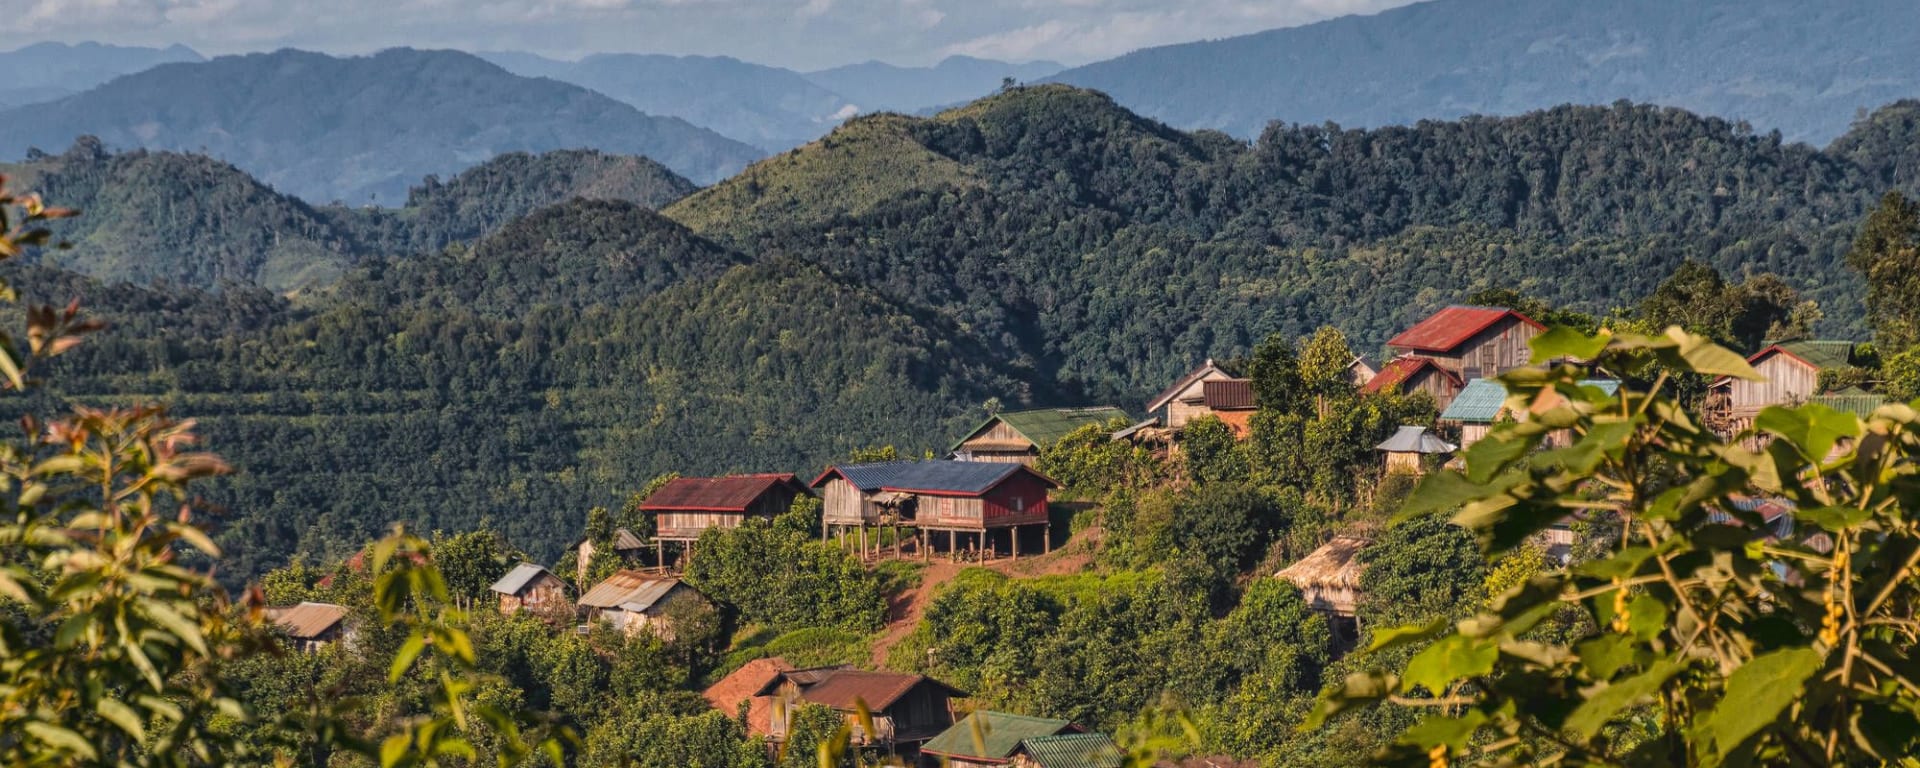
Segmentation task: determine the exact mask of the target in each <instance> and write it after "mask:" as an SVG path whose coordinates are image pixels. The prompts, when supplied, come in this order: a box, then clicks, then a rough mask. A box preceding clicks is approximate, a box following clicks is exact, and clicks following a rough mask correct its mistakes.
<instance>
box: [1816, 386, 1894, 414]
mask: <svg viewBox="0 0 1920 768" xmlns="http://www.w3.org/2000/svg"><path fill="white" fill-rule="evenodd" d="M1809 402H1815V403H1819V404H1821V405H1824V406H1826V407H1828V408H1832V409H1834V410H1836V411H1842V412H1845V413H1851V414H1853V415H1855V416H1859V417H1860V418H1863V419H1864V418H1866V417H1868V416H1872V415H1873V412H1874V411H1875V410H1878V409H1879V408H1880V406H1882V405H1886V404H1887V398H1886V396H1885V395H1875V394H1870V393H1867V392H1848V393H1835V394H1831V395H1814V396H1813V398H1812V399H1811V400H1810V401H1809Z"/></svg>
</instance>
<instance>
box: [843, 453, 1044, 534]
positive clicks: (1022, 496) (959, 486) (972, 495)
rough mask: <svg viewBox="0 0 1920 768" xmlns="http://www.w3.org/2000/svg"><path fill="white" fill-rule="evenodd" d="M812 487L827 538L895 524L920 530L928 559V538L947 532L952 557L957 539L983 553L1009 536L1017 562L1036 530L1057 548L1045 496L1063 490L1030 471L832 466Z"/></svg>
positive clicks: (975, 465)
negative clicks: (1023, 542) (1023, 535)
mask: <svg viewBox="0 0 1920 768" xmlns="http://www.w3.org/2000/svg"><path fill="white" fill-rule="evenodd" d="M813 487H814V488H818V489H820V491H821V496H822V498H823V499H824V501H825V503H824V504H823V505H822V511H821V515H822V518H821V523H822V525H821V528H822V532H823V535H830V534H831V533H832V532H833V530H834V529H836V528H838V529H841V530H846V529H849V528H854V527H861V528H864V527H866V526H874V525H883V524H889V523H890V524H894V525H906V526H912V527H914V528H916V529H918V531H919V533H920V535H921V539H922V540H921V547H922V550H921V551H922V552H923V553H924V552H925V551H926V546H927V545H928V544H929V542H928V541H926V539H925V537H926V534H927V533H928V532H945V533H946V534H947V545H948V549H949V551H952V550H953V548H954V547H956V546H958V544H959V543H960V542H959V541H958V540H957V539H956V536H961V535H965V534H973V539H974V543H975V544H976V545H977V546H979V547H980V548H982V549H985V550H989V551H993V552H997V551H998V549H999V546H998V539H999V535H998V534H999V532H1000V531H1006V532H1007V533H1006V540H1007V541H1008V543H1009V545H1010V547H1011V549H1012V551H1013V554H1014V556H1015V557H1018V556H1019V554H1020V531H1021V530H1022V529H1028V530H1033V529H1038V530H1039V532H1040V533H1041V538H1042V548H1043V549H1049V550H1050V549H1051V544H1050V542H1049V539H1050V536H1051V523H1050V522H1049V519H1048V516H1047V493H1048V491H1049V490H1051V489H1054V488H1058V487H1060V484H1059V483H1056V482H1054V481H1053V480H1052V479H1051V478H1048V477H1047V476H1045V475H1042V474H1040V473H1039V472H1036V471H1034V470H1033V468H1031V467H1028V466H1026V465H1025V464H999V463H984V462H970V461H891V462H882V463H877V464H843V465H836V466H832V467H828V468H827V470H826V471H825V472H822V473H820V476H819V477H818V478H815V479H814V481H813Z"/></svg>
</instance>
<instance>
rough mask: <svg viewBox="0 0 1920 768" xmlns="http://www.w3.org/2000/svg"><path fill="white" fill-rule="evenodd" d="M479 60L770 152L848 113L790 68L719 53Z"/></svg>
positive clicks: (848, 108)
mask: <svg viewBox="0 0 1920 768" xmlns="http://www.w3.org/2000/svg"><path fill="white" fill-rule="evenodd" d="M481 55H482V56H483V57H484V58H486V59H488V60H489V61H492V62H494V63H495V64H499V65H500V66H502V67H505V68H506V69H507V70H508V71H510V72H514V73H516V74H521V75H527V76H529V77H551V78H553V79H555V80H560V81H563V82H568V83H573V84H575V85H579V86H583V87H586V88H591V89H593V90H596V91H599V92H601V93H604V94H606V95H608V96H612V97H614V98H616V99H619V100H621V101H624V102H626V103H628V104H632V105H633V106H634V107H636V108H638V109H639V110H640V111H642V112H646V113H649V114H655V115H667V116H670V117H678V118H681V119H684V120H686V121H687V122H690V123H693V124H694V125H698V126H701V127H704V128H710V129H712V130H713V131H715V132H716V133H719V134H721V135H723V136H726V137H728V138H732V139H736V140H739V141H743V142H746V143H748V144H752V145H754V146H757V147H760V148H763V149H767V150H771V151H778V150H783V149H787V148H789V147H793V146H797V145H800V144H805V143H806V142H809V141H812V140H814V139H817V138H820V136H821V135H822V134H824V133H826V132H827V131H828V130H831V129H832V128H833V126H835V125H838V124H839V123H840V121H841V120H844V119H846V118H848V117H850V116H852V115H853V112H854V110H853V107H852V106H851V105H850V104H848V103H847V100H846V99H843V98H841V97H840V96H838V95H836V94H834V93H832V92H829V91H828V90H826V89H824V88H821V87H820V86H817V85H814V84H813V83H811V82H808V80H807V79H806V78H805V77H802V76H800V74H799V73H796V72H794V71H793V70H789V69H781V68H779V67H768V66H762V65H759V64H750V63H748V62H744V61H741V60H739V59H735V58H730V57H726V56H660V55H643V54H625V53H621V54H611V53H610V54H597V55H593V56H588V57H586V58H584V59H581V60H579V61H577V62H572V61H557V60H554V59H548V58H544V57H540V56H535V55H533V54H527V53H502V54H491V53H489V54H481Z"/></svg>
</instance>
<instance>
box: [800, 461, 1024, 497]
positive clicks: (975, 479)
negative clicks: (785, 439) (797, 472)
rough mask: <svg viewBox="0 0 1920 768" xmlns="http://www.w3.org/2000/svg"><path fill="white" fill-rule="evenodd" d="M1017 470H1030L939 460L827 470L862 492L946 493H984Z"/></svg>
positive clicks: (1007, 465)
mask: <svg viewBox="0 0 1920 768" xmlns="http://www.w3.org/2000/svg"><path fill="white" fill-rule="evenodd" d="M1020 471H1031V470H1028V469H1027V468H1026V466H1025V465H1022V464H1012V463H1004V464H1003V463H997V462H987V461H940V460H930V461H888V462H882V463H879V464H840V465H836V466H834V467H833V468H832V469H829V470H828V472H839V473H840V476H842V477H845V478H846V479H847V482H849V483H852V484H853V486H854V487H856V488H859V489H860V490H862V491H877V490H880V489H882V488H886V489H891V490H914V491H936V492H947V493H985V492H987V491H988V490H989V489H991V488H993V487H994V486H996V485H999V484H1000V481H1002V480H1005V479H1007V478H1008V477H1009V476H1011V475H1012V474H1013V473H1015V472H1020ZM815 484H816V485H818V483H817V482H816V483H815Z"/></svg>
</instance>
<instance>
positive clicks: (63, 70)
mask: <svg viewBox="0 0 1920 768" xmlns="http://www.w3.org/2000/svg"><path fill="white" fill-rule="evenodd" d="M196 61H205V59H204V58H203V57H201V55H200V54H199V53H198V52H196V51H194V50H193V49H192V48H188V47H186V46H184V45H171V46H167V47H166V48H141V47H129V46H120V45H101V44H100V43H80V44H78V45H66V44H64V43H35V44H33V45H29V46H27V47H25V48H19V49H15V50H11V51H6V52H4V53H0V72H5V73H7V77H8V78H9V80H8V82H7V83H5V84H0V109H4V108H6V107H16V106H19V105H22V104H33V103H36V102H42V101H52V100H54V99H57V98H60V97H62V96H69V95H72V94H75V93H79V92H81V91H84V90H87V89H88V88H92V87H94V86H96V85H99V84H101V83H104V82H107V81H108V80H112V79H114V78H116V77H119V76H121V75H130V74H133V73H135V72H140V71H142V70H147V69H151V68H153V67H155V66H158V65H161V64H170V63H174V62H196ZM69 138H71V137H69Z"/></svg>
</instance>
